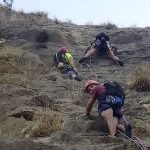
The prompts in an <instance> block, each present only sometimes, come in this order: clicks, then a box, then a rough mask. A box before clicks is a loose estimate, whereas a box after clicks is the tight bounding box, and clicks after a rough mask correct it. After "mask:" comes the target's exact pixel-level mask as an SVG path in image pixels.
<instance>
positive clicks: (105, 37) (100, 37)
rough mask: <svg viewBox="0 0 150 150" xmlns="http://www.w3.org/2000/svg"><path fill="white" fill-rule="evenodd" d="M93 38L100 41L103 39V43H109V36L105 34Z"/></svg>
mask: <svg viewBox="0 0 150 150" xmlns="http://www.w3.org/2000/svg"><path fill="white" fill-rule="evenodd" d="M95 38H96V40H97V39H99V40H100V41H101V40H102V39H104V40H105V41H109V36H108V35H107V34H105V33H104V32H101V33H99V34H97V35H96V36H95Z"/></svg>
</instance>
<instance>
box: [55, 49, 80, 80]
mask: <svg viewBox="0 0 150 150" xmlns="http://www.w3.org/2000/svg"><path fill="white" fill-rule="evenodd" d="M53 60H54V66H55V67H56V68H58V69H59V71H60V72H61V73H62V74H67V76H69V77H70V78H71V79H75V80H77V81H81V80H82V79H81V77H79V76H78V71H77V68H76V66H75V63H74V60H73V57H72V55H71V54H70V53H69V52H68V50H67V48H66V47H61V48H60V49H59V50H58V52H57V53H56V54H55V55H54V58H53Z"/></svg>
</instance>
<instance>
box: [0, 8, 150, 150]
mask: <svg viewBox="0 0 150 150" xmlns="http://www.w3.org/2000/svg"><path fill="white" fill-rule="evenodd" d="M100 31H104V32H107V33H108V34H109V35H110V39H111V41H112V43H114V44H115V45H117V47H118V48H119V50H118V52H119V54H118V55H119V57H120V58H121V59H122V60H123V61H124V63H125V66H124V67H120V66H116V65H114V64H112V62H111V61H110V60H108V59H105V58H99V59H96V60H95V61H94V62H93V63H92V64H91V67H92V70H93V72H94V73H95V74H96V75H97V77H98V80H99V81H100V82H103V81H107V80H115V81H118V82H120V83H121V84H122V85H123V87H124V89H125V93H126V95H127V96H126V101H125V106H124V109H123V111H124V114H125V115H126V116H127V118H129V119H130V120H131V122H132V123H133V126H134V130H135V131H136V133H137V134H138V135H139V137H140V138H141V139H142V140H143V141H144V143H145V144H147V145H149V138H150V121H149V120H150V93H149V92H142V93H139V92H136V91H130V90H129V88H128V86H127V82H128V80H129V75H130V73H131V72H132V71H133V70H134V69H135V68H136V67H138V66H141V67H144V68H146V69H147V70H149V68H150V43H149V41H150V28H149V27H147V28H119V29H118V28H115V27H114V26H109V28H108V26H100V25H99V26H77V25H74V24H69V23H68V24H67V23H62V22H59V21H58V20H49V19H48V18H46V16H45V15H44V14H24V13H17V12H10V11H9V10H7V9H6V8H4V7H2V6H0V38H2V37H4V38H5V39H6V42H5V43H3V44H0V116H1V117H0V137H1V140H0V150H4V149H5V150H20V149H22V150H37V149H38V150H44V149H53V150H59V149H60V150H88V149H90V150H101V149H107V150H120V149H133V150H134V149H137V147H136V145H134V144H128V143H126V142H125V141H124V139H123V138H120V139H112V138H109V137H107V134H108V132H106V131H107V128H106V126H105V124H104V123H103V121H102V120H100V119H99V116H98V114H97V108H96V106H95V108H94V109H93V111H92V117H91V118H87V117H86V116H84V111H85V105H86V102H87V98H88V96H87V95H85V94H83V92H82V88H83V86H84V82H85V81H86V79H87V78H88V77H89V76H90V75H92V73H91V72H90V70H89V69H88V68H85V67H83V66H81V65H80V64H78V63H76V65H77V68H78V70H79V72H80V74H81V75H82V76H83V77H84V80H83V81H82V82H77V81H73V80H70V79H67V78H66V77H65V76H61V75H60V74H59V73H58V72H57V70H55V69H54V68H53V61H52V60H53V55H54V53H55V52H56V51H57V49H58V48H59V47H60V46H67V47H68V48H69V49H70V51H71V53H72V54H73V56H74V58H75V60H76V62H78V60H79V58H81V56H82V55H83V53H84V49H85V48H86V47H87V46H88V44H89V42H90V41H91V40H92V37H93V35H95V34H96V33H97V32H100ZM88 63H89V62H88ZM49 113H50V114H53V113H54V114H57V115H59V116H61V130H59V131H57V132H53V133H52V134H49V135H47V136H46V137H41V138H34V137H33V134H31V133H32V132H33V128H32V127H33V126H34V124H35V123H36V122H37V121H38V119H39V116H41V115H43V114H49ZM46 131H47V130H46ZM34 135H35V133H34ZM40 135H41V133H40ZM149 146H150V145H149Z"/></svg>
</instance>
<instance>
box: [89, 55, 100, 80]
mask: <svg viewBox="0 0 150 150" xmlns="http://www.w3.org/2000/svg"><path fill="white" fill-rule="evenodd" d="M91 64H92V63H91V56H90V64H87V66H88V68H89V69H90V72H91V73H92V74H93V75H94V76H95V77H96V79H98V77H97V75H96V73H94V71H93V70H92V67H91Z"/></svg>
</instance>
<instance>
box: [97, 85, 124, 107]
mask: <svg viewBox="0 0 150 150" xmlns="http://www.w3.org/2000/svg"><path fill="white" fill-rule="evenodd" d="M104 86H105V87H106V93H105V94H104V95H102V96H100V97H99V99H100V101H102V102H104V103H107V102H109V103H112V104H113V105H114V104H115V103H119V100H121V102H120V103H121V104H120V105H121V107H122V106H123V104H124V100H125V93H124V91H123V89H122V87H121V85H120V84H119V83H117V82H107V83H104ZM117 97H118V98H117Z"/></svg>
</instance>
